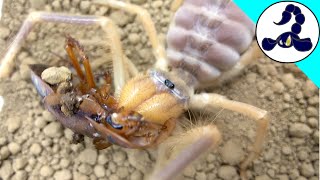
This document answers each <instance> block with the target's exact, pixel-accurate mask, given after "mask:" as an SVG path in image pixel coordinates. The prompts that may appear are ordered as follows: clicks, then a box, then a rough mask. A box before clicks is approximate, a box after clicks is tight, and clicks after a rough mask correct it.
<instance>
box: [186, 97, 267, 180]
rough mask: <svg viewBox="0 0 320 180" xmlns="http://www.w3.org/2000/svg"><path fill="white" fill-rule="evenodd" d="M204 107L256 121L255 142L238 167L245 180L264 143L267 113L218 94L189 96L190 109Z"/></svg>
mask: <svg viewBox="0 0 320 180" xmlns="http://www.w3.org/2000/svg"><path fill="white" fill-rule="evenodd" d="M205 107H210V108H224V109H228V110H231V111H235V112H238V113H241V114H244V115H246V116H248V117H250V118H252V119H254V120H255V121H256V123H257V129H256V131H257V133H256V137H255V141H254V143H253V145H252V150H251V152H250V153H249V155H248V157H247V158H246V159H245V160H244V161H243V162H242V163H241V165H240V176H241V177H242V179H247V178H246V169H247V167H248V165H249V164H250V163H251V162H252V161H253V160H255V159H256V158H257V157H258V155H259V154H260V152H261V150H262V146H263V142H264V141H265V138H266V135H267V129H268V125H269V121H270V119H269V116H268V112H267V111H265V110H262V109H260V108H257V107H255V106H252V105H249V104H245V103H242V102H237V101H232V100H229V99H227V98H226V97H224V96H222V95H219V94H214V93H201V94H195V95H193V96H191V98H190V108H193V109H203V108H205Z"/></svg>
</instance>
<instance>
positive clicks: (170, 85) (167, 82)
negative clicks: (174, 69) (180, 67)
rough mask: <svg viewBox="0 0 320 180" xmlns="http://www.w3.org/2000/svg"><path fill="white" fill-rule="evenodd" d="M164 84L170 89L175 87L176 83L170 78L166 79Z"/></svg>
mask: <svg viewBox="0 0 320 180" xmlns="http://www.w3.org/2000/svg"><path fill="white" fill-rule="evenodd" d="M164 84H165V85H166V86H167V87H168V88H169V89H174V84H173V82H171V81H170V80H169V79H166V80H164Z"/></svg>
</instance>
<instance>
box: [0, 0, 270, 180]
mask: <svg viewBox="0 0 320 180" xmlns="http://www.w3.org/2000/svg"><path fill="white" fill-rule="evenodd" d="M93 3H95V4H99V5H102V6H109V7H112V8H117V9H121V10H124V11H126V12H128V13H132V14H136V15H137V17H138V19H139V20H140V21H141V23H142V25H143V27H144V28H145V30H146V33H147V35H148V37H149V40H150V42H151V45H152V48H153V53H154V56H155V58H156V63H155V65H154V69H155V70H151V71H149V73H147V74H144V75H138V71H137V69H136V67H135V66H134V65H133V63H132V62H131V61H130V60H129V59H128V58H127V57H126V56H125V55H124V54H123V52H122V46H121V42H120V37H119V33H118V32H117V29H116V25H115V24H114V22H113V21H112V20H110V19H109V18H108V17H100V16H91V15H67V14H60V13H48V12H32V13H30V14H29V15H28V17H27V19H26V20H25V21H24V22H23V25H22V27H21V29H20V30H19V32H18V34H17V35H16V37H15V39H14V40H13V42H12V43H11V44H10V47H9V48H8V50H7V52H6V54H5V56H4V57H3V59H2V61H1V67H0V77H2V78H4V77H8V76H9V75H10V73H11V72H12V70H13V64H14V63H13V62H14V61H13V60H14V58H15V56H16V54H17V53H18V51H19V50H20V47H21V45H22V42H23V40H24V39H25V38H26V37H27V35H28V34H29V32H30V31H31V30H32V27H33V26H34V25H35V24H37V23H44V22H55V23H68V24H79V25H100V26H101V28H102V29H103V30H104V31H105V33H106V35H107V37H108V41H109V42H108V43H109V44H111V46H110V47H111V52H112V60H113V69H114V71H113V73H114V75H113V76H114V81H113V82H114V87H115V94H116V95H119V97H118V100H119V101H120V102H119V103H120V105H121V108H122V109H125V110H126V109H127V111H134V112H138V113H139V114H140V115H142V117H143V118H142V120H143V121H148V122H152V123H155V124H157V125H160V126H162V129H166V128H169V130H166V131H162V129H160V130H159V132H160V133H159V134H161V133H164V134H165V135H163V136H161V135H159V138H160V137H161V138H160V140H159V139H158V140H157V139H156V140H154V139H153V141H151V140H145V142H146V143H147V145H146V146H142V145H141V144H139V143H137V144H135V146H132V147H131V148H146V147H150V146H151V145H152V144H158V143H160V142H162V141H163V140H164V139H165V138H167V136H168V135H169V134H171V132H172V130H173V129H174V128H173V127H174V126H175V122H176V121H177V120H178V119H179V117H180V116H181V114H182V112H183V111H184V110H186V109H198V110H199V109H203V108H208V107H209V109H213V108H224V109H228V110H231V111H235V112H238V113H241V114H244V115H246V116H248V117H250V118H252V119H254V120H255V122H256V123H257V133H256V138H255V141H254V143H253V145H252V146H253V148H252V151H251V152H250V153H249V155H248V157H247V158H246V159H245V160H244V161H243V162H242V163H241V165H240V175H241V177H242V179H246V169H247V167H248V165H250V163H251V162H252V161H253V160H254V159H256V158H257V156H258V155H259V153H260V152H261V150H262V145H263V142H264V140H265V137H266V134H267V127H268V123H269V117H268V113H267V111H265V110H262V109H259V108H257V107H254V106H252V105H249V104H245V103H241V102H237V101H232V100H229V99H227V98H225V97H224V96H221V95H218V94H214V93H200V94H195V89H200V88H203V87H208V86H215V85H219V84H221V83H223V82H225V81H226V80H228V79H230V78H232V77H234V76H236V75H237V74H239V73H240V72H241V70H242V69H243V68H244V67H245V66H246V65H247V64H249V63H250V62H251V61H253V60H255V59H257V58H258V57H259V56H260V55H261V52H260V49H259V48H258V46H257V44H256V43H255V42H254V40H253V39H254V31H253V29H254V26H253V23H252V22H251V21H250V20H249V19H248V18H247V17H246V16H245V15H244V14H243V12H241V10H239V8H238V7H237V6H236V5H235V4H234V3H233V2H232V1H229V0H221V1H217V2H216V1H210V0H200V1H196V0H186V1H185V2H184V4H183V5H182V3H183V1H182V0H175V1H174V2H173V3H172V9H178V8H179V10H178V11H177V13H176V15H175V19H174V20H173V21H172V24H171V26H170V29H169V32H168V36H167V41H168V49H167V52H166V51H165V47H164V46H163V45H162V44H161V43H160V41H159V37H158V35H157V32H156V29H155V26H154V23H153V21H152V20H151V17H150V15H149V13H148V12H147V11H146V10H145V9H143V8H141V7H139V6H137V5H132V4H129V3H125V2H121V1H116V0H94V1H93ZM210 8H212V9H214V11H212V12H213V13H212V12H210V11H209V9H210ZM212 9H210V10H212ZM204 27H206V28H204ZM234 34H236V35H234ZM237 36H238V37H237ZM239 37H240V38H239ZM219 38H220V39H219ZM215 57H216V58H215ZM217 59H218V60H217ZM79 69H80V68H79ZM87 75H89V76H90V73H87ZM130 76H131V77H132V76H133V77H134V78H133V79H131V80H129V77H130ZM87 83H88V81H87ZM118 117H119V113H113V116H112V118H113V119H111V121H115V122H116V119H117V118H118ZM169 121H170V122H172V123H169V124H167V123H168V122H169ZM87 122H88V123H89V124H90V126H91V127H93V128H95V132H98V136H102V137H104V135H108V132H107V130H106V127H104V126H103V125H102V124H99V123H96V122H94V121H92V119H91V120H90V119H87ZM106 132H107V133H106ZM185 133H186V134H192V136H193V142H192V143H191V144H190V145H189V146H187V147H185V149H184V150H182V151H181V152H180V154H178V155H177V157H175V158H174V159H173V160H172V161H170V162H169V163H168V164H166V165H165V167H164V168H162V169H158V170H156V171H155V172H154V173H153V176H152V178H153V179H172V178H173V177H175V176H176V175H177V174H178V173H179V172H180V171H182V170H183V169H184V168H185V167H186V166H187V165H188V164H190V163H191V162H192V161H193V160H194V159H196V158H197V157H198V156H199V155H200V154H201V153H203V152H205V151H206V150H207V149H209V148H212V147H216V146H217V145H218V144H219V143H220V141H221V135H220V133H219V130H218V129H217V128H216V127H215V126H214V125H206V126H202V127H197V129H191V130H189V131H187V132H185ZM166 135H167V136H166ZM91 136H97V135H93V134H91ZM126 138H128V139H126ZM121 139H122V140H124V141H125V142H127V141H128V142H129V136H128V137H126V136H123V137H122V136H121ZM184 140H185V139H181V144H183V142H184ZM106 141H108V140H107V139H106ZM109 141H110V139H109ZM110 143H114V142H110ZM133 143H135V142H133ZM115 144H117V143H115ZM118 145H119V144H118ZM120 145H121V144H120Z"/></svg>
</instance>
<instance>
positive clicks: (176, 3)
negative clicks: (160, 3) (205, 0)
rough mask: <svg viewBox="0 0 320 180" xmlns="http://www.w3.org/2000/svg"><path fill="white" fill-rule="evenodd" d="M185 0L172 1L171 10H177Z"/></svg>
mask: <svg viewBox="0 0 320 180" xmlns="http://www.w3.org/2000/svg"><path fill="white" fill-rule="evenodd" d="M183 2H184V0H173V2H172V3H171V6H170V10H171V11H172V12H176V11H177V10H178V9H179V7H180V6H181V5H182V3H183Z"/></svg>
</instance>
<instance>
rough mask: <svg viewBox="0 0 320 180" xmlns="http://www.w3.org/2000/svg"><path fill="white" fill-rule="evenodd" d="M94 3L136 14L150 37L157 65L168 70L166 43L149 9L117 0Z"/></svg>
mask: <svg viewBox="0 0 320 180" xmlns="http://www.w3.org/2000/svg"><path fill="white" fill-rule="evenodd" d="M93 3H94V4H99V5H104V6H110V7H112V8H116V9H121V10H123V11H126V12H128V13H133V14H136V15H137V17H138V18H139V20H140V21H141V23H142V25H143V27H144V29H145V31H146V33H147V35H148V37H149V39H150V42H151V46H152V48H153V54H154V56H155V58H156V60H157V61H156V63H155V67H157V68H159V69H161V70H163V71H168V63H167V60H166V57H167V56H166V51H165V48H164V45H163V44H162V43H161V42H160V40H159V36H158V34H157V30H156V27H155V25H154V23H153V21H152V19H151V16H150V14H149V12H148V11H147V10H145V9H144V8H141V7H140V6H137V5H133V4H129V3H125V2H121V1H116V0H94V1H93Z"/></svg>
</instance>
